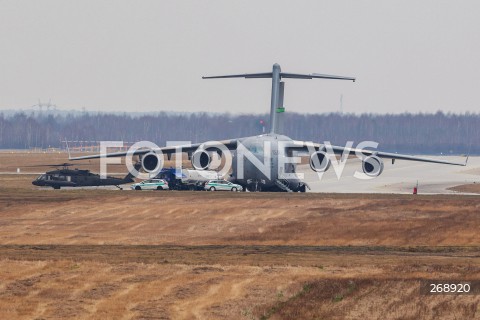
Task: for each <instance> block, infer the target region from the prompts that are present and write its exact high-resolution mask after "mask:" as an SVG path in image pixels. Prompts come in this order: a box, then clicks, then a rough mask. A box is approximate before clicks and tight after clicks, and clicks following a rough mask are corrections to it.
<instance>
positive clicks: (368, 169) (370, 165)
mask: <svg viewBox="0 0 480 320" xmlns="http://www.w3.org/2000/svg"><path fill="white" fill-rule="evenodd" d="M362 169H363V173H365V174H366V175H367V176H369V177H378V176H379V175H380V174H381V173H382V172H383V160H382V159H380V158H379V157H377V156H368V157H365V158H364V159H363V161H362Z"/></svg>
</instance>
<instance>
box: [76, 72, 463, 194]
mask: <svg viewBox="0 0 480 320" xmlns="http://www.w3.org/2000/svg"><path fill="white" fill-rule="evenodd" d="M214 78H246V79H255V78H271V79H272V92H271V94H272V95H271V105H270V132H269V133H267V134H262V135H258V136H252V137H245V138H236V139H230V140H224V141H218V142H212V143H207V144H201V143H197V144H189V145H182V146H173V147H162V148H158V149H157V150H142V149H140V150H136V151H134V152H133V153H130V155H138V156H140V162H141V165H142V168H143V170H144V171H146V172H152V171H153V170H155V169H156V168H158V166H159V164H160V163H161V162H162V161H163V154H166V155H167V157H168V158H169V159H170V157H171V155H172V154H176V153H178V152H186V153H187V154H188V157H189V159H190V160H191V161H192V165H193V167H194V168H195V169H197V170H206V169H208V168H209V166H210V164H211V163H212V156H213V155H214V153H215V152H216V153H218V154H219V155H222V152H224V151H222V149H221V147H223V148H227V149H228V150H230V151H232V153H231V154H232V158H233V160H232V173H231V175H230V179H229V180H230V181H232V182H234V183H237V184H239V185H241V186H242V187H244V189H245V188H246V189H247V190H249V191H288V192H290V191H300V192H305V191H306V188H308V185H307V184H306V183H305V182H304V181H302V180H301V179H299V178H298V177H296V176H295V175H294V173H295V170H296V164H295V163H289V162H288V161H286V159H287V158H291V157H292V155H293V154H301V153H308V154H309V156H310V160H309V162H310V167H311V169H312V170H314V171H316V172H319V173H321V172H325V171H326V170H327V169H328V168H329V167H330V164H331V159H332V158H331V154H332V153H334V154H342V156H343V155H349V154H353V155H357V157H360V158H361V159H362V169H363V172H364V174H365V175H367V176H368V177H375V176H378V175H380V174H381V173H382V171H383V160H382V159H383V158H386V159H392V162H394V160H395V159H398V160H410V161H422V162H430V163H441V164H449V165H459V166H465V165H466V161H465V163H455V162H449V161H443V160H435V159H430V158H423V157H415V156H409V155H402V154H397V153H388V152H381V151H377V150H370V149H365V148H362V149H360V148H359V149H355V148H347V147H339V146H331V147H330V146H327V145H325V144H320V143H312V142H308V141H296V140H293V139H291V138H289V137H287V136H285V135H282V134H280V133H279V132H278V127H279V125H280V124H279V118H280V117H281V114H282V113H283V111H284V107H283V95H284V82H283V81H282V79H337V80H351V81H355V78H352V77H342V76H334V75H327V74H317V73H314V74H297V73H286V72H282V70H281V68H280V65H278V64H274V65H273V69H272V71H271V72H264V73H251V74H235V75H223V76H211V77H203V79H214ZM156 151H158V152H161V154H162V156H161V158H160V156H158V154H157V153H156ZM127 155H128V153H127V152H117V153H107V154H104V155H90V156H83V157H76V158H71V160H83V159H92V158H101V157H122V156H127ZM359 155H360V156H359ZM235 160H237V161H235ZM240 160H243V161H240ZM239 166H241V167H239ZM286 174H290V175H286ZM292 174H293V175H292ZM285 176H288V178H284V177H285Z"/></svg>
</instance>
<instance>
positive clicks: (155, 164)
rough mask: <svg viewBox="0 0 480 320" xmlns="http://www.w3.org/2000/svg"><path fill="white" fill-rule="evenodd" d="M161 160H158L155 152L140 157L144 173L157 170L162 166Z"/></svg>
mask: <svg viewBox="0 0 480 320" xmlns="http://www.w3.org/2000/svg"><path fill="white" fill-rule="evenodd" d="M162 161H163V159H160V158H159V157H158V155H157V154H156V153H155V152H153V151H152V152H149V153H147V154H145V155H144V156H143V157H142V160H141V162H142V169H143V170H144V171H145V172H148V173H150V172H154V171H156V170H158V168H159V167H160V165H161V164H162Z"/></svg>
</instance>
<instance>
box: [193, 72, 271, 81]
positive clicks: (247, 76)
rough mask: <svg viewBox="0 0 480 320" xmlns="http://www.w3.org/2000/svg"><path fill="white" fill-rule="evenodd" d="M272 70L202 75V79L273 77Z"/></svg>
mask: <svg viewBox="0 0 480 320" xmlns="http://www.w3.org/2000/svg"><path fill="white" fill-rule="evenodd" d="M271 77H272V73H271V72H264V73H244V74H230V75H224V76H210V77H202V79H221V78H247V79H248V78H271Z"/></svg>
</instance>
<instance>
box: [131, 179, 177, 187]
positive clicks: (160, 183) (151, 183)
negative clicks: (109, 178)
mask: <svg viewBox="0 0 480 320" xmlns="http://www.w3.org/2000/svg"><path fill="white" fill-rule="evenodd" d="M130 188H131V189H132V190H168V189H169V187H168V182H167V181H165V180H163V179H150V180H145V181H142V182H139V183H134V184H132V185H131V186H130Z"/></svg>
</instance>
